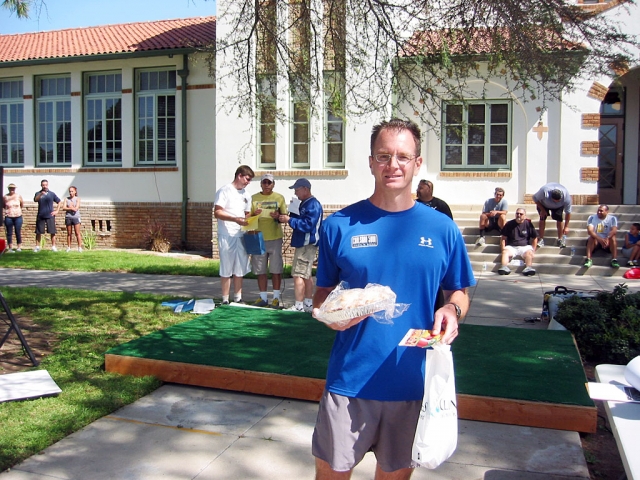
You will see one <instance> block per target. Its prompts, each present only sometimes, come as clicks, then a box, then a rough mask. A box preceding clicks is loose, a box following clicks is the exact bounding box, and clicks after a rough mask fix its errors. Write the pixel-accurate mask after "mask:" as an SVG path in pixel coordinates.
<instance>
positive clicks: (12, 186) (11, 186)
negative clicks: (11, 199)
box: [7, 183, 16, 188]
mask: <svg viewBox="0 0 640 480" xmlns="http://www.w3.org/2000/svg"><path fill="white" fill-rule="evenodd" d="M7 188H16V184H15V183H10V184H9V185H7Z"/></svg>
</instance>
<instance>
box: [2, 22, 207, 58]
mask: <svg viewBox="0 0 640 480" xmlns="http://www.w3.org/2000/svg"><path fill="white" fill-rule="evenodd" d="M215 39H216V17H195V18H180V19H175V20H159V21H154V22H137V23H124V24H118V25H104V26H99V27H86V28H74V29H66V30H53V31H50V32H39V33H21V34H17V35H0V65H2V63H8V62H22V61H29V60H43V59H54V58H55V59H59V58H72V57H82V56H92V55H107V54H118V53H124V54H126V53H134V52H145V51H157V50H176V49H189V48H196V47H204V46H206V45H210V44H212V43H214V42H215Z"/></svg>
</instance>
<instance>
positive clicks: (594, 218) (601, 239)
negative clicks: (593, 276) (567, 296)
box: [584, 205, 620, 268]
mask: <svg viewBox="0 0 640 480" xmlns="http://www.w3.org/2000/svg"><path fill="white" fill-rule="evenodd" d="M587 233H588V234H589V237H588V238H587V260H586V261H585V262H584V266H585V267H586V268H589V267H590V266H591V265H593V260H591V255H592V254H593V252H594V251H595V250H596V249H597V248H601V249H602V250H606V251H609V252H611V267H613V268H618V267H619V266H620V264H618V260H617V258H616V252H617V251H618V242H617V240H616V233H618V219H617V218H616V217H614V216H613V215H609V207H608V206H607V205H600V206H599V207H598V213H597V214H596V215H591V216H590V217H589V219H588V220H587Z"/></svg>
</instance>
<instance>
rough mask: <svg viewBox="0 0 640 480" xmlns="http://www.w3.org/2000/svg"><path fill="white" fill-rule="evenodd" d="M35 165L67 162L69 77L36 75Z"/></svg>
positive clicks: (68, 163) (68, 154)
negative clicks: (36, 154) (36, 141)
mask: <svg viewBox="0 0 640 480" xmlns="http://www.w3.org/2000/svg"><path fill="white" fill-rule="evenodd" d="M36 94H37V100H36V125H37V133H36V138H37V139H38V156H37V163H38V165H61V166H67V165H71V77H69V76H68V75H66V76H51V77H39V78H37V79H36Z"/></svg>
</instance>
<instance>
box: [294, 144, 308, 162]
mask: <svg viewBox="0 0 640 480" xmlns="http://www.w3.org/2000/svg"><path fill="white" fill-rule="evenodd" d="M293 163H294V164H296V163H304V164H306V163H309V147H308V145H306V144H305V145H294V146H293Z"/></svg>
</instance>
